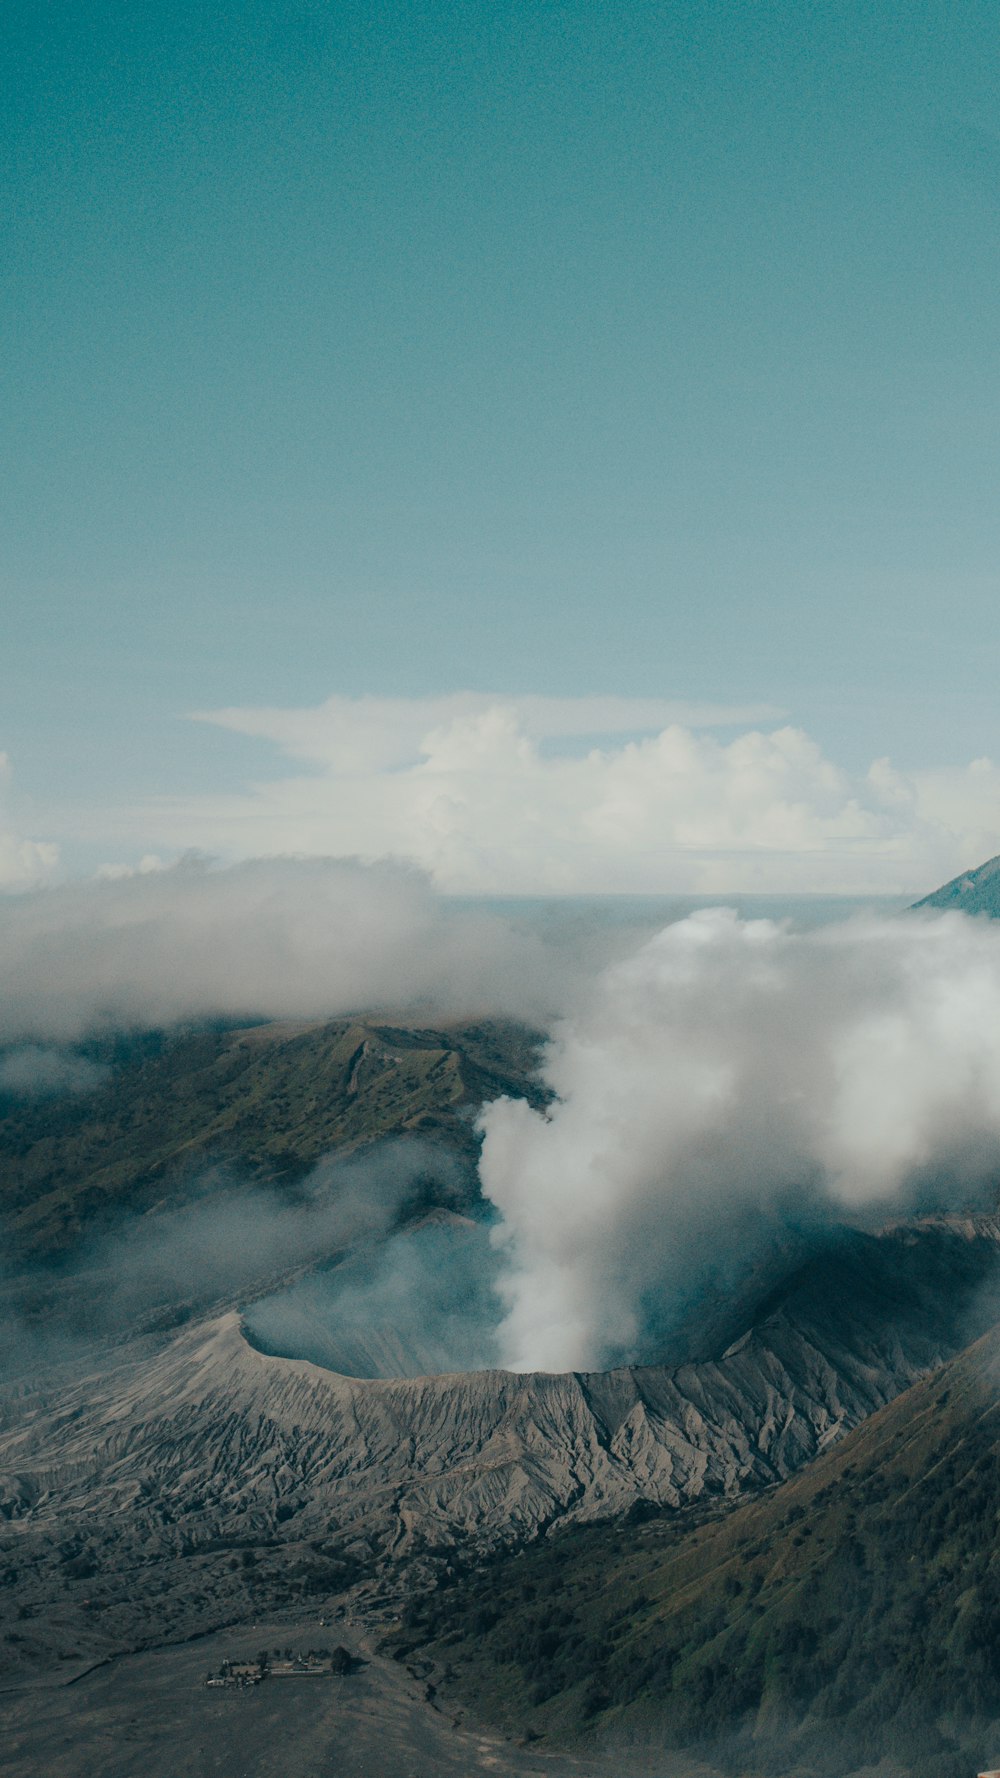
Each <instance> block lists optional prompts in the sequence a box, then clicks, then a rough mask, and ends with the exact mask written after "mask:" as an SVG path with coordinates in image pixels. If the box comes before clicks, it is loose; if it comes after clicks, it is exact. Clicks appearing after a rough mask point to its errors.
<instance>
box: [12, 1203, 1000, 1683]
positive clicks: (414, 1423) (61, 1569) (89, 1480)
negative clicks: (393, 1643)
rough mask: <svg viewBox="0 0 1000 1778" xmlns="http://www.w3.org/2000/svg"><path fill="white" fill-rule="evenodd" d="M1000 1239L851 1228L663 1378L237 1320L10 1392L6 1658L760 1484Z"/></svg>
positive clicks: (979, 1232) (838, 1412) (889, 1377)
mask: <svg viewBox="0 0 1000 1778" xmlns="http://www.w3.org/2000/svg"><path fill="white" fill-rule="evenodd" d="M998 1242H1000V1227H998V1225H997V1224H996V1223H995V1222H991V1221H988V1220H983V1221H981V1222H978V1223H973V1222H971V1221H970V1222H968V1223H963V1224H955V1225H952V1224H945V1223H933V1224H928V1225H922V1226H918V1227H916V1228H900V1229H897V1230H893V1231H890V1232H888V1233H887V1234H886V1235H884V1236H883V1237H881V1238H874V1237H864V1236H859V1235H854V1236H851V1237H849V1238H845V1239H844V1241H843V1244H842V1246H840V1247H839V1248H838V1250H837V1252H836V1253H835V1254H834V1255H832V1256H831V1257H830V1259H829V1263H828V1270H827V1274H826V1282H825V1284H824V1281H823V1268H822V1267H821V1266H819V1262H816V1266H815V1267H810V1266H807V1267H803V1268H800V1270H799V1272H798V1274H797V1275H796V1277H795V1278H794V1279H792V1280H790V1281H789V1284H788V1287H787V1290H786V1292H785V1293H784V1295H783V1296H782V1295H774V1296H772V1298H771V1300H770V1302H769V1303H768V1304H766V1305H763V1306H762V1310H761V1316H760V1319H759V1320H758V1321H756V1322H754V1321H753V1319H752V1318H751V1322H750V1324H749V1325H748V1326H747V1328H746V1331H745V1333H744V1335H743V1337H741V1339H740V1340H738V1341H737V1342H736V1343H735V1345H734V1346H733V1347H732V1348H731V1349H730V1350H729V1351H727V1352H726V1353H724V1354H722V1355H720V1357H719V1358H718V1359H717V1360H714V1361H709V1362H704V1363H699V1364H688V1365H683V1366H680V1367H678V1368H674V1369H668V1368H666V1367H661V1366H650V1367H645V1368H633V1369H625V1370H620V1371H613V1372H608V1373H604V1374H588V1375H584V1374H576V1373H570V1374H568V1375H563V1376H552V1375H545V1374H541V1375H527V1376H520V1375H513V1374H511V1373H509V1372H503V1371H482V1372H478V1373H474V1374H471V1375H466V1376H437V1377H424V1378H417V1379H412V1380H408V1381H404V1380H397V1381H380V1382H364V1381H359V1380H357V1379H350V1378H345V1377H340V1376H337V1375H335V1374H334V1373H331V1372H328V1371H323V1370H321V1369H319V1368H318V1367H316V1366H314V1365H310V1364H307V1363H304V1362H302V1361H295V1360H288V1359H280V1358H270V1357H266V1356H265V1355H263V1354H261V1353H259V1352H256V1351H254V1350H253V1349H252V1348H251V1347H250V1346H249V1345H248V1344H247V1342H246V1341H245V1339H244V1338H243V1335H242V1333H241V1330H240V1326H239V1320H238V1317H237V1316H235V1315H230V1316H227V1317H224V1318H222V1319H221V1320H218V1321H216V1322H214V1323H210V1324H203V1325H199V1326H193V1327H189V1328H187V1329H185V1330H184V1332H183V1333H181V1334H179V1335H175V1336H173V1337H172V1338H169V1339H165V1338H162V1337H161V1338H159V1339H157V1340H153V1339H146V1340H141V1341H134V1342H132V1343H131V1344H127V1345H125V1346H124V1347H122V1348H121V1349H120V1350H118V1351H116V1352H115V1353H114V1354H112V1355H109V1357H108V1359H107V1362H106V1363H105V1365H104V1366H103V1368H101V1369H100V1370H98V1371H94V1372H92V1373H90V1374H87V1375H82V1376H81V1375H77V1376H73V1375H72V1374H70V1373H65V1374H63V1375H59V1374H52V1375H51V1376H49V1377H48V1378H46V1379H45V1380H43V1381H42V1382H41V1383H39V1384H38V1385H37V1386H36V1387H35V1388H34V1389H31V1388H28V1387H24V1386H21V1387H19V1388H18V1389H17V1390H16V1391H12V1392H11V1393H9V1394H8V1396H7V1397H6V1399H0V1518H3V1519H6V1521H7V1527H6V1532H5V1534H4V1536H3V1537H2V1538H0V1573H3V1572H4V1563H7V1564H8V1565H9V1566H8V1573H7V1580H6V1582H5V1586H4V1588H3V1592H2V1594H0V1598H2V1602H3V1605H4V1606H5V1608H6V1611H7V1613H8V1622H7V1626H6V1631H5V1632H4V1633H5V1634H6V1635H7V1637H8V1645H7V1658H8V1661H12V1660H14V1659H15V1658H20V1659H24V1660H34V1659H45V1658H50V1657H51V1655H52V1653H53V1652H58V1653H62V1654H70V1655H73V1654H75V1655H77V1656H80V1657H82V1656H83V1655H85V1654H87V1653H88V1652H89V1653H94V1652H100V1651H101V1650H106V1649H107V1648H109V1647H118V1648H122V1647H134V1646H137V1645H138V1644H140V1643H142V1642H143V1641H146V1642H148V1641H151V1640H157V1639H159V1640H163V1639H169V1638H172V1637H182V1636H186V1635H190V1634H194V1633H196V1632H199V1631H204V1630H207V1629H210V1628H212V1627H213V1626H214V1625H217V1624H219V1623H222V1622H227V1621H235V1620H238V1619H240V1618H241V1617H245V1616H246V1615H247V1614H249V1613H251V1612H253V1611H256V1610H258V1609H260V1610H264V1609H270V1608H272V1607H276V1606H281V1605H284V1604H287V1603H289V1602H290V1601H294V1600H301V1599H302V1598H303V1597H314V1598H318V1599H320V1600H325V1599H327V1598H328V1597H329V1596H330V1595H331V1594H334V1593H336V1592H338V1591H340V1590H342V1589H343V1587H344V1586H345V1585H347V1584H349V1582H350V1581H353V1580H355V1579H360V1578H361V1577H362V1576H364V1577H366V1578H367V1579H368V1581H369V1583H371V1582H372V1581H373V1580H374V1579H376V1578H377V1579H378V1585H379V1586H380V1587H384V1586H386V1585H388V1586H390V1587H398V1586H399V1585H404V1584H405V1585H409V1584H410V1583H411V1581H412V1579H413V1577H414V1576H416V1577H417V1578H419V1577H420V1576H421V1575H423V1577H424V1578H425V1579H426V1575H427V1570H428V1565H430V1567H432V1568H433V1567H434V1566H435V1565H438V1566H439V1565H440V1564H441V1563H447V1562H448V1561H449V1560H450V1559H451V1557H452V1555H453V1553H454V1551H455V1550H456V1548H465V1549H469V1548H473V1549H479V1550H483V1549H490V1548H492V1547H496V1546H499V1545H504V1546H509V1545H511V1544H515V1543H519V1542H524V1541H525V1540H531V1539H532V1538H535V1537H537V1536H539V1535H540V1534H544V1533H545V1532H546V1531H547V1530H548V1529H549V1528H550V1527H551V1526H552V1525H554V1524H557V1523H572V1522H581V1521H583V1522H586V1521H589V1520H595V1519H602V1518H612V1517H618V1516H621V1515H622V1514H625V1513H627V1512H628V1511H629V1510H634V1509H636V1508H639V1509H644V1508H647V1507H649V1506H652V1507H653V1508H655V1509H662V1508H667V1507H677V1506H684V1505H686V1504H689V1503H691V1502H705V1501H712V1500H715V1501H720V1500H724V1499H730V1500H731V1499H733V1498H735V1497H737V1496H738V1495H739V1494H740V1493H741V1492H742V1491H745V1490H747V1489H754V1488H759V1487H761V1486H764V1485H767V1484H769V1483H772V1482H774V1481H775V1480H776V1479H780V1478H782V1477H785V1476H788V1475H789V1474H792V1473H793V1472H794V1471H795V1470H796V1469H798V1468H799V1467H801V1466H802V1465H803V1464H804V1463H806V1462H807V1461H808V1460H809V1459H810V1458H811V1457H813V1456H815V1454H816V1453H817V1451H820V1450H823V1449H824V1448H825V1447H826V1446H827V1445H829V1444H830V1443H831V1442H832V1441H833V1440H835V1439H836V1438H837V1437H838V1436H839V1435H840V1434H842V1433H843V1432H844V1431H846V1430H848V1429H849V1428H850V1427H852V1426H855V1425H857V1424H858V1423H859V1422H860V1421H861V1420H863V1419H864V1418H865V1417H866V1416H867V1415H869V1414H870V1413H872V1412H873V1411H874V1410H875V1409H877V1408H878V1407H880V1406H881V1405H882V1404H883V1403H885V1402H886V1401H888V1400H889V1399H891V1398H892V1397H893V1396H894V1395H895V1394H897V1393H898V1392H899V1390H900V1389H902V1388H904V1387H905V1386H906V1385H907V1383H909V1382H911V1381H912V1380H913V1379H914V1378H915V1377H917V1376H920V1375H921V1374H923V1373H925V1372H926V1371H927V1370H928V1369H930V1368H931V1367H932V1366H935V1365H937V1364H939V1363H940V1362H941V1360H942V1359H943V1358H944V1357H946V1356H947V1355H948V1354H949V1353H950V1352H953V1351H954V1350H955V1349H956V1348H957V1347H958V1346H959V1345H960V1344H961V1343H962V1341H963V1339H964V1337H965V1330H966V1329H967V1328H968V1326H969V1325H970V1322H971V1323H973V1324H975V1322H976V1321H977V1319H978V1320H979V1325H980V1326H981V1325H983V1324H984V1322H983V1316H984V1313H985V1312H986V1311H985V1310H984V1308H983V1301H984V1297H985V1296H987V1295H988V1292H987V1291H986V1290H985V1289H984V1286H985V1285H986V1283H987V1281H988V1280H993V1281H994V1285H995V1280H996V1271H997V1253H998ZM907 1275H908V1276H909V1278H910V1280H911V1288H910V1290H909V1293H908V1294H906V1293H905V1292H904V1290H903V1283H904V1280H905V1278H906V1277H907ZM880 1281H881V1282H880ZM57 1604H58V1609H56V1605H57Z"/></svg>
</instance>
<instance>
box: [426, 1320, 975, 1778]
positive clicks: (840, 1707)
mask: <svg viewBox="0 0 1000 1778" xmlns="http://www.w3.org/2000/svg"><path fill="white" fill-rule="evenodd" d="M417 1650H419V1652H420V1654H421V1655H423V1656H424V1657H425V1658H429V1659H432V1660H433V1661H435V1662H437V1663H438V1664H439V1665H438V1670H437V1671H436V1672H435V1673H434V1678H435V1680H436V1681H437V1682H438V1684H439V1686H441V1687H443V1691H444V1694H445V1697H446V1699H447V1701H448V1702H449V1703H450V1704H451V1705H452V1706H454V1704H455V1703H456V1702H457V1701H460V1700H461V1699H468V1698H472V1697H474V1698H475V1700H476V1703H477V1707H478V1708H479V1710H480V1711H481V1712H484V1713H485V1714H487V1715H488V1716H490V1717H491V1718H492V1719H493V1720H494V1721H496V1722H497V1723H499V1724H502V1725H504V1726H506V1727H507V1728H508V1729H511V1728H512V1727H514V1726H516V1727H517V1728H518V1730H519V1731H520V1732H522V1733H523V1732H524V1731H525V1730H528V1731H530V1733H531V1734H533V1735H537V1736H538V1737H540V1739H541V1741H542V1744H543V1745H558V1744H560V1743H567V1742H568V1743H570V1744H572V1745H575V1746H578V1747H581V1748H582V1747H585V1746H590V1747H591V1749H592V1750H594V1749H596V1748H598V1747H604V1748H606V1749H609V1748H615V1749H617V1751H618V1754H619V1756H621V1754H622V1751H623V1750H624V1749H626V1748H629V1747H636V1748H638V1747H641V1746H650V1745H657V1746H659V1747H679V1746H684V1747H686V1748H687V1749H688V1750H689V1752H690V1751H698V1752H700V1753H701V1754H703V1755H704V1756H705V1757H711V1758H713V1759H714V1760H716V1761H718V1762H719V1764H721V1765H723V1766H724V1767H727V1768H728V1769H730V1770H732V1769H738V1770H740V1771H744V1772H745V1771H757V1770H760V1771H766V1772H771V1773H784V1772H792V1771H794V1772H797V1773H803V1774H805V1773H818V1774H831V1775H833V1774H841V1773H844V1772H847V1771H852V1770H854V1769H856V1768H865V1769H869V1768H871V1767H873V1766H874V1765H875V1764H876V1763H877V1762H879V1761H880V1760H883V1759H884V1760H887V1761H889V1762H890V1769H891V1770H892V1771H893V1772H899V1771H904V1772H908V1773H913V1774H919V1775H920V1778H965V1775H967V1774H968V1773H969V1772H974V1771H975V1770H976V1769H977V1767H978V1768H982V1767H984V1766H991V1765H992V1764H993V1763H994V1761H995V1758H996V1755H997V1751H998V1750H1000V1328H995V1329H993V1330H992V1331H991V1332H990V1333H989V1334H987V1335H986V1336H984V1337H983V1338H982V1339H981V1340H980V1341H978V1342H977V1343H975V1344H974V1345H972V1346H971V1347H969V1348H968V1349H967V1350H966V1351H965V1352H964V1353H962V1354H961V1355H960V1356H959V1357H957V1358H956V1359H954V1360H952V1361H950V1362H949V1363H948V1364H946V1365H945V1366H944V1367H943V1368H941V1369H939V1370H938V1371H937V1372H935V1374H934V1375H933V1376H931V1377H928V1378H926V1379H924V1380H923V1381H921V1382H919V1383H917V1384H915V1385H914V1386H913V1387H912V1388H911V1389H910V1390H909V1391H907V1392H906V1393H904V1394H903V1395H902V1396H901V1397H899V1398H897V1400H896V1401H894V1402H893V1403H892V1404H891V1405H890V1406H887V1407H886V1408H884V1409H882V1410H881V1411H880V1412H879V1413H877V1414H875V1415H874V1416H872V1418H870V1419H869V1420H867V1421H866V1422H865V1423H864V1425H862V1426H861V1427H859V1428H858V1429H857V1430H856V1431H854V1432H853V1433H851V1434H850V1435H849V1436H847V1437H846V1438H845V1439H844V1440H843V1441H842V1442H841V1443H840V1444H839V1445H838V1447H837V1449H836V1450H835V1451H832V1452H829V1453H827V1454H826V1455H825V1456H823V1457H821V1458H820V1459H818V1460H817V1462H815V1463H813V1464H812V1465H810V1466H809V1468H808V1469H807V1470H805V1471H804V1472H803V1473H802V1474H801V1475H799V1476H796V1477H795V1478H793V1479H792V1480H790V1481H787V1482H786V1483H784V1485H782V1486H781V1487H779V1488H777V1489H775V1490H772V1491H770V1492H769V1493H768V1494H766V1495H765V1496H763V1497H762V1498H760V1499H758V1500H755V1501H752V1502H749V1503H747V1504H745V1505H742V1506H740V1507H738V1508H737V1509H736V1510H734V1511H732V1512H730V1513H728V1514H725V1515H724V1516H720V1515H718V1514H716V1515H715V1517H714V1518H712V1519H709V1520H708V1521H707V1522H704V1523H702V1524H701V1525H699V1526H698V1527H697V1528H696V1529H691V1528H690V1527H688V1528H686V1529H685V1524H684V1520H683V1519H682V1518H675V1520H674V1521H673V1522H672V1523H670V1522H666V1521H663V1520H657V1521H656V1522H653V1523H648V1524H645V1525H643V1526H640V1527H621V1526H618V1527H615V1528H608V1527H605V1526H600V1527H592V1528H589V1529H587V1530H568V1531H566V1532H565V1533H564V1534H563V1535H561V1536H560V1537H559V1538H558V1539H555V1540H550V1541H548V1542H546V1543H545V1544H543V1545H541V1546H540V1547H539V1548H537V1549H536V1550H534V1551H528V1552H525V1553H524V1554H523V1555H522V1556H521V1557H520V1558H519V1560H518V1561H517V1562H510V1561H509V1560H507V1559H496V1560H494V1561H492V1562H489V1563H485V1564H480V1565H478V1566H477V1567H476V1568H475V1570H474V1571H473V1572H472V1573H471V1575H467V1576H464V1577H459V1578H458V1579H457V1580H456V1581H455V1582H453V1584H451V1585H450V1586H447V1587H441V1586H439V1587H438V1588H437V1589H436V1590H435V1591H434V1592H433V1593H428V1594H426V1595H425V1596H424V1597H423V1598H422V1599H414V1600H413V1601H411V1604H410V1608H409V1611H408V1613H407V1629H406V1632H405V1641H404V1642H403V1643H402V1645H400V1644H399V1643H398V1642H397V1653H404V1652H405V1653H406V1655H407V1657H408V1658H409V1659H411V1660H412V1659H413V1658H414V1656H415V1653H416V1651H417Z"/></svg>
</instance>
